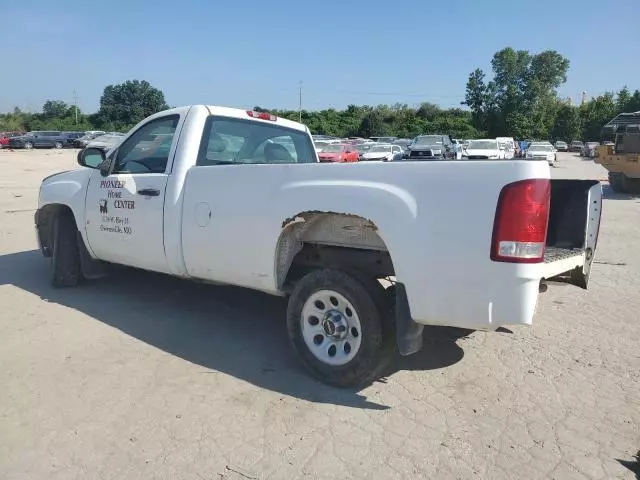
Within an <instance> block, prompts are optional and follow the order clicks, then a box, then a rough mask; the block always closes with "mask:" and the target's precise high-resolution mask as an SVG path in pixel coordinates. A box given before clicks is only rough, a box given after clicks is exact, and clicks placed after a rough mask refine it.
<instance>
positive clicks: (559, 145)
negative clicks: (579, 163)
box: [554, 140, 569, 152]
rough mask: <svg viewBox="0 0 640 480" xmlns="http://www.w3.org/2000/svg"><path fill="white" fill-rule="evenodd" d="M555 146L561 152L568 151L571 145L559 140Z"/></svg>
mask: <svg viewBox="0 0 640 480" xmlns="http://www.w3.org/2000/svg"><path fill="white" fill-rule="evenodd" d="M554 146H555V147H556V150H557V151H559V152H566V151H568V150H569V145H567V142H563V141H562V140H558V141H557V142H556V143H555V145H554Z"/></svg>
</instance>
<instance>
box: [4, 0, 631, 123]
mask: <svg viewBox="0 0 640 480" xmlns="http://www.w3.org/2000/svg"><path fill="white" fill-rule="evenodd" d="M0 3H2V4H3V5H2V7H1V8H0V45H2V46H3V53H4V54H3V60H2V62H1V63H0V111H9V110H12V109H13V108H14V107H15V106H18V107H20V108H21V109H24V110H27V111H31V112H37V111H40V110H41V108H42V104H43V103H44V102H45V101H46V100H62V101H65V102H67V103H72V102H73V99H74V91H75V92H76V98H77V101H78V105H79V107H80V108H81V109H82V110H83V111H85V112H95V111H97V110H98V107H99V101H100V96H101V95H102V91H103V90H104V87H105V86H107V85H109V84H115V83H121V82H124V81H126V80H133V79H138V80H147V81H149V82H150V83H151V84H152V85H153V86H155V87H157V88H159V89H161V90H162V91H163V92H164V94H165V97H166V100H167V103H168V104H169V105H170V106H181V105H189V104H198V103H206V104H213V105H224V106H231V107H238V108H251V107H253V106H256V105H258V106H261V107H263V108H281V109H282V108H289V109H297V108H298V101H299V85H300V82H302V106H303V108H304V109H307V110H319V109H323V108H330V107H333V108H344V107H345V106H347V105H349V104H356V105H363V104H367V105H377V104H383V103H384V104H394V103H397V102H400V103H407V104H409V105H415V104H419V103H421V102H432V103H436V104H438V105H441V106H442V107H445V108H446V107H456V106H460V102H461V101H462V100H464V91H465V85H466V81H467V77H468V75H469V73H470V72H471V71H472V70H474V69H475V68H478V67H479V68H482V69H483V70H485V72H486V73H489V74H490V70H491V68H490V61H491V57H492V56H493V54H494V53H495V52H496V51H498V50H500V49H502V48H504V47H507V46H510V47H513V48H515V49H518V50H520V49H524V50H529V51H530V52H532V53H536V52H539V51H542V50H546V49H555V50H557V51H558V52H560V53H561V54H562V55H564V56H565V57H566V58H568V59H569V60H570V62H571V65H570V68H569V73H568V81H567V83H566V84H564V85H563V86H562V87H561V88H560V90H559V93H560V95H561V96H563V97H567V96H571V97H572V98H573V101H574V102H577V101H579V99H580V96H581V92H582V91H586V92H587V95H588V96H595V95H598V94H601V93H603V92H605V91H609V90H619V89H620V88H621V87H622V86H624V85H627V86H628V87H629V88H630V89H632V90H634V89H636V88H640V62H638V58H639V57H638V55H640V54H639V53H638V52H639V47H640V29H639V28H638V26H637V21H638V18H640V15H639V14H640V0H617V1H616V2H613V3H610V4H604V3H602V2H598V1H596V0H553V1H552V0H536V1H532V0H447V1H446V2H434V1H428V0H395V1H393V2H389V1H382V0H369V1H366V2H365V1H361V0H343V1H338V0H323V1H322V2H317V1H316V2H311V1H308V0H295V1H293V0H233V1H228V0H226V1H219V0H182V1H176V0H153V1H149V0H110V1H109V2H94V1H91V0H82V1H80V0H59V1H57V2H51V0H22V1H7V0H4V1H2V0H0ZM106 5H108V6H106Z"/></svg>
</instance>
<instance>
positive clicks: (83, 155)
mask: <svg viewBox="0 0 640 480" xmlns="http://www.w3.org/2000/svg"><path fill="white" fill-rule="evenodd" d="M105 160H106V158H105V155H104V152H103V151H102V150H100V149H99V148H85V149H84V150H80V152H78V165H80V166H81V167H88V168H100V166H101V165H102V163H104V162H105Z"/></svg>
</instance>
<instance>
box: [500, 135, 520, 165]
mask: <svg viewBox="0 0 640 480" xmlns="http://www.w3.org/2000/svg"><path fill="white" fill-rule="evenodd" d="M496 140H498V145H500V152H501V155H500V156H501V157H502V158H506V159H509V160H510V159H512V158H514V157H515V156H516V149H515V140H514V139H513V137H497V138H496Z"/></svg>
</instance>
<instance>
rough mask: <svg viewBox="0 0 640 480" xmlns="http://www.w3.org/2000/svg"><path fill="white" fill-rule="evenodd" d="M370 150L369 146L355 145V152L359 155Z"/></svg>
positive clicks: (364, 144) (363, 144)
mask: <svg viewBox="0 0 640 480" xmlns="http://www.w3.org/2000/svg"><path fill="white" fill-rule="evenodd" d="M370 149H371V144H366V143H362V144H360V145H356V150H357V151H358V152H360V153H364V152H368V151H369V150H370Z"/></svg>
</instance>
